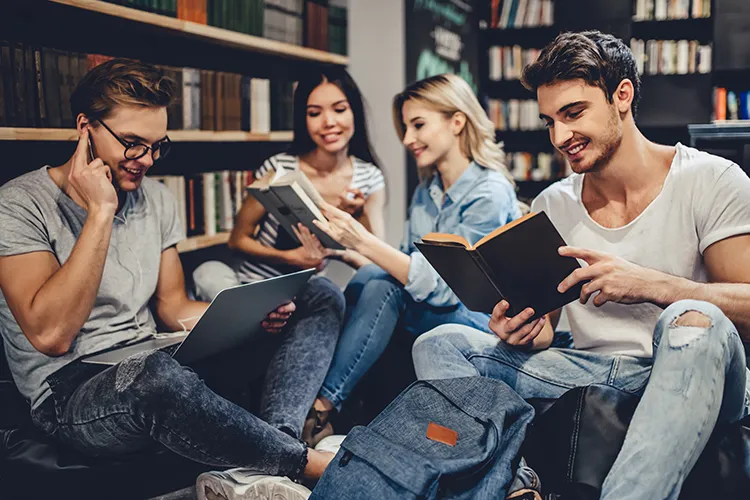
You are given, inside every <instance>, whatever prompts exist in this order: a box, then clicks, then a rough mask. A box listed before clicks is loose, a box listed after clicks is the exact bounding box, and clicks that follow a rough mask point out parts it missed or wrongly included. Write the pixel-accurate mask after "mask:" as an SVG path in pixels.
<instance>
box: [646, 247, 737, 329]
mask: <svg viewBox="0 0 750 500" xmlns="http://www.w3.org/2000/svg"><path fill="white" fill-rule="evenodd" d="M703 260H704V262H705V264H706V268H707V270H708V276H709V279H710V280H711V283H696V282H694V281H690V280H687V279H684V278H677V277H675V276H669V275H666V274H665V275H664V277H665V278H666V279H664V280H662V281H661V282H660V283H661V284H660V286H659V287H657V288H658V289H657V290H656V291H655V292H654V297H653V298H654V299H656V300H655V301H654V302H655V303H657V305H660V306H661V307H665V306H667V305H669V304H671V303H673V302H676V301H678V300H682V299H695V300H704V301H707V302H711V303H712V304H714V305H715V306H717V307H718V308H719V309H721V310H722V311H723V312H724V314H726V315H727V317H728V318H729V319H730V320H731V321H732V322H733V323H734V325H735V326H736V327H737V331H738V332H739V333H740V335H741V336H742V338H743V339H744V340H745V341H746V342H750V284H749V283H750V235H741V236H734V237H732V238H727V239H725V240H721V241H718V242H716V243H714V244H713V245H711V246H710V247H708V248H707V249H706V250H705V251H704V252H703Z"/></svg>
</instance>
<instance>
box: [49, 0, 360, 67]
mask: <svg viewBox="0 0 750 500" xmlns="http://www.w3.org/2000/svg"><path fill="white" fill-rule="evenodd" d="M47 2H48V3H54V4H59V5H64V6H68V7H73V8H77V9H82V10H85V11H89V12H94V13H97V14H101V15H104V16H108V17H111V18H117V19H124V20H127V21H131V22H136V23H139V24H142V25H146V26H149V27H153V28H157V29H159V30H163V31H164V32H167V33H170V34H175V35H180V36H184V37H187V38H192V39H195V40H200V41H203V42H208V43H212V44H216V45H219V46H224V47H232V48H235V49H240V50H245V51H248V52H258V53H263V54H268V55H272V56H278V57H283V58H287V59H296V60H300V61H310V62H319V63H327V64H337V65H347V64H349V58H348V57H346V56H342V55H339V54H334V53H331V52H326V51H323V50H317V49H311V48H308V47H302V46H299V45H293V44H289V43H284V42H278V41H276V40H270V39H267V38H263V37H258V36H252V35H247V34H244V33H238V32H235V31H230V30H226V29H222V28H217V27H215V26H207V25H205V24H199V23H194V22H191V21H185V20H182V19H176V18H173V17H167V16H162V15H159V14H153V13H151V12H145V11H142V10H138V9H132V8H130V7H124V6H122V5H115V4H111V3H108V2H102V1H101V0H47Z"/></svg>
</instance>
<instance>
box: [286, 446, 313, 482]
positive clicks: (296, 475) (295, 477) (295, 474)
mask: <svg viewBox="0 0 750 500" xmlns="http://www.w3.org/2000/svg"><path fill="white" fill-rule="evenodd" d="M306 468H307V445H306V444H304V443H303V448H302V456H301V457H300V459H299V460H298V463H297V464H296V465H295V466H294V468H293V469H292V470H291V471H290V472H289V474H282V475H286V476H287V477H288V478H289V479H291V480H292V481H296V482H300V481H301V480H302V479H303V476H302V474H303V473H304V472H305V469H306Z"/></svg>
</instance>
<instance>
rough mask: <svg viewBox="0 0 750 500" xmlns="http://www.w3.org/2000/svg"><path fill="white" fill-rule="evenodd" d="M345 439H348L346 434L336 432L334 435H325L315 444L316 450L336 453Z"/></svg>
mask: <svg viewBox="0 0 750 500" xmlns="http://www.w3.org/2000/svg"><path fill="white" fill-rule="evenodd" d="M344 439H346V434H334V435H333V436H328V437H325V438H323V439H321V440H320V442H319V443H318V444H316V445H315V451H323V452H327V453H333V454H334V455H335V454H336V453H338V452H339V448H341V443H343V442H344Z"/></svg>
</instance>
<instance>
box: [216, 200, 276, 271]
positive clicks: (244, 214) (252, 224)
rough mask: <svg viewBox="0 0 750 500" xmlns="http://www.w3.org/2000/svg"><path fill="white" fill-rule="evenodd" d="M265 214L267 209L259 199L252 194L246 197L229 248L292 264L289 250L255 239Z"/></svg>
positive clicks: (262, 258)
mask: <svg viewBox="0 0 750 500" xmlns="http://www.w3.org/2000/svg"><path fill="white" fill-rule="evenodd" d="M265 215H266V210H265V209H264V208H263V205H261V204H260V202H259V201H258V200H256V199H255V198H253V197H252V196H248V197H247V198H245V201H244V202H243V203H242V208H240V211H239V213H238V214H237V220H236V221H235V224H234V228H233V229H232V235H231V236H230V237H229V248H231V249H233V250H239V251H241V252H244V253H246V254H248V255H252V256H253V257H257V258H258V259H261V260H263V261H265V262H273V263H278V264H290V262H289V255H288V253H289V252H288V251H285V250H277V249H275V248H273V247H269V246H266V245H263V244H262V243H261V242H259V241H258V240H257V239H255V232H256V231H257V230H258V224H259V223H260V221H261V219H263V216H265ZM280 230H281V229H280Z"/></svg>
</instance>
